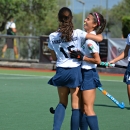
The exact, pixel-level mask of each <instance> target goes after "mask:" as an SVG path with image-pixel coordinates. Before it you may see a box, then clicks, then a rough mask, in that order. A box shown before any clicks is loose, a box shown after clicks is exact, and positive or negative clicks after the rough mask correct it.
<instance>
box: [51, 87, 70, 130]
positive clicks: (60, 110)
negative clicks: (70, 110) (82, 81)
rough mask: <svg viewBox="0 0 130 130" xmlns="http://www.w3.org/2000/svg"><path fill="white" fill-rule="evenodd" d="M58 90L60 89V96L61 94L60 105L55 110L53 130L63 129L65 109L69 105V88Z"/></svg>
mask: <svg viewBox="0 0 130 130" xmlns="http://www.w3.org/2000/svg"><path fill="white" fill-rule="evenodd" d="M57 89H58V94H59V104H58V105H57V107H56V109H55V114H54V123H53V130H60V129H61V125H62V122H63V120H64V116H65V109H66V106H67V104H68V92H69V88H67V87H58V88H57Z"/></svg>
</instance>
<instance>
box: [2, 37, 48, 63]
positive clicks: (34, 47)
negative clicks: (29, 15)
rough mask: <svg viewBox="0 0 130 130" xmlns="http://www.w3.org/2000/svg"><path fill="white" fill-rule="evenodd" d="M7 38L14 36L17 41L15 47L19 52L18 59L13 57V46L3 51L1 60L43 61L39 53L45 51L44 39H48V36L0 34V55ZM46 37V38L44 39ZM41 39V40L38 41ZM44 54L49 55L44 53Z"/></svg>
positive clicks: (45, 43)
mask: <svg viewBox="0 0 130 130" xmlns="http://www.w3.org/2000/svg"><path fill="white" fill-rule="evenodd" d="M7 38H15V39H16V41H17V47H18V52H19V59H18V60H16V59H15V58H14V51H13V47H9V48H7V51H6V52H5V57H4V58H1V57H0V59H1V60H8V61H12V60H13V61H20V62H22V61H28V62H44V61H43V55H42V54H41V53H43V52H47V49H48V48H47V42H46V41H44V40H46V39H48V36H46V35H43V36H40V37H37V36H9V35H0V56H1V55H2V48H3V46H4V45H5V44H6V39H7ZM44 38H46V39H44ZM40 39H42V42H40ZM45 55H48V56H49V55H50V54H49V53H48V54H47V53H45Z"/></svg>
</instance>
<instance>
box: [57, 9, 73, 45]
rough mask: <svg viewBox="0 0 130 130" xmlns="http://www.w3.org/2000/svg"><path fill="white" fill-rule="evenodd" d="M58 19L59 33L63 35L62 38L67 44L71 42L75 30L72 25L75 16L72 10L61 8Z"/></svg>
mask: <svg viewBox="0 0 130 130" xmlns="http://www.w3.org/2000/svg"><path fill="white" fill-rule="evenodd" d="M58 19H59V29H58V32H60V33H61V38H62V39H64V40H65V41H67V42H68V41H71V40H72V33H73V29H74V26H73V23H72V19H73V16H72V12H71V10H70V9H69V8H67V7H63V8H61V9H60V10H59V13H58Z"/></svg>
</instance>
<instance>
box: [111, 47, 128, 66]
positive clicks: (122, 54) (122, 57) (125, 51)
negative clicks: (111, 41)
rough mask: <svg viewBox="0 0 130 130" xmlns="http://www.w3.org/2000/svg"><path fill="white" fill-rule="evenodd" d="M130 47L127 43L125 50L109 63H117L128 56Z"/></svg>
mask: <svg viewBox="0 0 130 130" xmlns="http://www.w3.org/2000/svg"><path fill="white" fill-rule="evenodd" d="M129 48H130V46H129V45H126V47H125V50H124V51H123V52H122V53H121V54H120V55H119V56H117V57H116V58H115V59H113V60H111V61H110V62H109V63H111V64H112V63H115V62H117V61H119V60H122V59H124V58H126V57H127V56H128V51H129Z"/></svg>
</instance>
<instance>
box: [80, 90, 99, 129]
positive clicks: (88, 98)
mask: <svg viewBox="0 0 130 130" xmlns="http://www.w3.org/2000/svg"><path fill="white" fill-rule="evenodd" d="M95 96H96V89H90V90H85V91H82V97H83V103H84V111H85V114H86V120H87V123H88V125H89V127H90V130H99V127H98V119H97V116H96V114H95V112H94V109H93V106H94V101H95Z"/></svg>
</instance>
